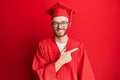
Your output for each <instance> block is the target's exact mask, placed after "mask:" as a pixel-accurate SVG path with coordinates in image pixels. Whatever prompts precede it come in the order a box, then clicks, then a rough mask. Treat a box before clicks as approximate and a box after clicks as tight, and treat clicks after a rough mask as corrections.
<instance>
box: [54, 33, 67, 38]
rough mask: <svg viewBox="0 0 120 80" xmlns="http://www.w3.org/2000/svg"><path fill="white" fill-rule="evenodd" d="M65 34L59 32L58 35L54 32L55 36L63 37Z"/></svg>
mask: <svg viewBox="0 0 120 80" xmlns="http://www.w3.org/2000/svg"><path fill="white" fill-rule="evenodd" d="M65 35H66V34H61V35H60V34H56V35H55V36H56V37H64V36H65Z"/></svg>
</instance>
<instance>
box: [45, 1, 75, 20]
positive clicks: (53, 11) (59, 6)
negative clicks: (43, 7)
mask: <svg viewBox="0 0 120 80" xmlns="http://www.w3.org/2000/svg"><path fill="white" fill-rule="evenodd" d="M46 13H47V14H48V15H50V16H52V18H53V17H57V16H65V17H67V18H68V19H69V20H70V21H71V18H72V17H71V16H72V15H73V14H74V13H75V11H74V10H73V9H71V8H69V7H68V6H66V5H65V4H63V3H62V2H60V1H58V2H57V3H55V4H54V5H53V6H51V7H50V8H49V9H48V10H47V11H46Z"/></svg>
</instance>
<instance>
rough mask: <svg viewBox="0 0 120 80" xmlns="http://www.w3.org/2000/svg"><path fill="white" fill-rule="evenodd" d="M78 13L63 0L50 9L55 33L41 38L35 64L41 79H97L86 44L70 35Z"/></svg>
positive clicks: (36, 71)
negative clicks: (74, 18) (52, 36)
mask: <svg viewBox="0 0 120 80" xmlns="http://www.w3.org/2000/svg"><path fill="white" fill-rule="evenodd" d="M74 13H75V12H74V11H73V10H72V9H70V8H68V7H67V6H66V5H64V4H63V3H61V2H58V3H56V4H55V5H53V6H52V7H51V8H50V9H48V10H47V14H49V15H51V16H52V29H53V32H54V35H55V36H54V38H49V39H44V40H42V41H40V42H39V47H38V50H37V52H36V54H35V56H34V60H33V65H32V68H33V70H34V71H35V73H36V74H37V76H38V77H39V80H95V78H94V74H93V72H92V69H91V66H90V64H89V60H88V58H87V55H86V53H85V48H84V46H83V44H82V43H80V42H78V41H76V40H74V39H72V38H70V37H69V36H68V31H69V27H70V24H71V16H72V15H73V14H74Z"/></svg>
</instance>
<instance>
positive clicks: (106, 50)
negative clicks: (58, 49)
mask: <svg viewBox="0 0 120 80" xmlns="http://www.w3.org/2000/svg"><path fill="white" fill-rule="evenodd" d="M57 1H58V0H1V1H0V80H35V76H34V73H33V71H32V69H31V66H32V60H33V55H34V54H35V52H36V47H37V45H38V42H39V40H41V39H44V38H47V37H51V36H52V35H53V33H52V29H51V26H50V24H51V23H50V21H51V20H50V16H48V15H46V14H45V12H44V11H45V10H46V9H48V8H49V7H50V6H51V5H53V4H54V3H55V2H57ZM61 1H62V2H64V3H65V4H67V5H68V6H70V7H71V8H73V9H75V10H76V14H75V15H73V19H72V27H71V30H70V34H69V35H70V36H71V37H73V38H75V39H77V40H80V41H81V42H83V43H84V44H85V46H86V50H87V54H88V57H89V60H90V62H91V65H92V68H93V71H94V73H95V76H96V80H120V76H119V74H120V61H119V56H120V54H119V53H120V49H119V46H120V36H119V35H120V32H119V31H120V1H119V0H61ZM48 75H49V74H48Z"/></svg>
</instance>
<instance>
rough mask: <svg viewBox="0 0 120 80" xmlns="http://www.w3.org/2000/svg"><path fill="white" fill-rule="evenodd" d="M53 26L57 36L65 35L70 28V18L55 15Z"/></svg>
mask: <svg viewBox="0 0 120 80" xmlns="http://www.w3.org/2000/svg"><path fill="white" fill-rule="evenodd" d="M52 27H53V32H54V34H55V36H56V37H63V36H64V35H66V30H67V28H68V18H67V17H64V16H59V17H54V18H53V19H52Z"/></svg>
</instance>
